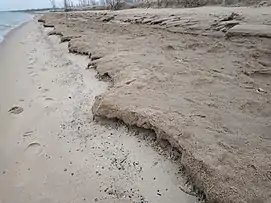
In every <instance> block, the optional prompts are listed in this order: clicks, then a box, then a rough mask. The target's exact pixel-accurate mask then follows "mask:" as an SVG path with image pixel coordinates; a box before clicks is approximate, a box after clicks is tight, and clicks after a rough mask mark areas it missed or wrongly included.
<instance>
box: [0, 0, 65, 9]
mask: <svg viewBox="0 0 271 203" xmlns="http://www.w3.org/2000/svg"><path fill="white" fill-rule="evenodd" d="M55 1H56V2H57V4H58V5H60V4H61V2H62V0H55ZM50 6H51V4H50V0H0V10H2V11H3V10H14V9H29V8H48V7H50Z"/></svg>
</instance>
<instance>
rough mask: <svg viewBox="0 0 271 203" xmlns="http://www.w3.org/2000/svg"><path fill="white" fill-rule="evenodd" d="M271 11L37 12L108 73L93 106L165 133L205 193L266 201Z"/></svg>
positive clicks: (217, 198)
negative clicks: (106, 86) (107, 84)
mask: <svg viewBox="0 0 271 203" xmlns="http://www.w3.org/2000/svg"><path fill="white" fill-rule="evenodd" d="M270 19H271V8H270V7H268V8H244V7H242V8H222V7H202V8H194V9H133V10H126V11H118V12H110V11H109V12H104V11H103V12H74V13H65V14H63V13H55V14H48V15H45V16H44V17H43V18H42V21H43V22H45V25H47V26H50V27H52V26H53V27H55V29H54V31H53V32H51V33H50V34H57V35H60V36H61V38H62V40H63V41H70V42H69V51H70V52H75V53H80V54H83V55H90V58H91V60H92V62H91V63H90V64H89V67H90V68H95V69H97V71H98V73H99V74H100V77H101V79H110V80H111V81H112V85H113V86H112V87H111V88H110V89H109V90H108V91H106V92H105V93H103V94H102V95H101V96H100V97H97V99H96V101H95V104H94V107H93V112H94V114H95V116H99V117H105V118H117V119H120V120H122V121H124V122H125V123H127V124H129V125H136V126H138V127H143V128H147V129H151V130H153V131H155V133H156V134H157V136H158V137H159V138H160V139H162V140H168V141H169V142H170V143H171V145H172V146H173V147H175V148H177V149H178V150H179V151H180V152H181V153H182V158H181V161H180V162H181V164H182V166H183V169H184V171H185V173H186V175H187V176H188V177H190V181H191V182H192V183H193V184H194V185H195V186H196V187H197V188H199V189H200V190H202V191H203V192H204V193H205V194H206V198H207V201H209V202H225V203H228V202H242V203H246V202H253V203H254V202H260V203H270V201H271V193H270V191H271V172H270V168H271V156H270V155H271V151H270V149H271V147H270V145H271V143H270V140H271V138H270V136H271V133H270V132H271V128H270V122H271V105H270V101H271V94H270V93H271V88H270V75H271V60H270V59H271V52H270V47H271V41H270V36H271V35H270V33H271V32H270V30H271V21H270ZM255 28H257V29H255ZM243 36H246V37H243ZM97 58H100V59H98V60H96V59H97Z"/></svg>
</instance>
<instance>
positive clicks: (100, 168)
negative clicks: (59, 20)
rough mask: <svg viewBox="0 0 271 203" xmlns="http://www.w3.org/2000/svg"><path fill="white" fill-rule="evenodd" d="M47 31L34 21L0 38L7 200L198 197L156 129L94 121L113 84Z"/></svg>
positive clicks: (2, 169) (2, 175)
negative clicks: (98, 104)
mask: <svg viewBox="0 0 271 203" xmlns="http://www.w3.org/2000/svg"><path fill="white" fill-rule="evenodd" d="M46 32H48V31H45V30H44V29H43V28H42V27H41V26H40V25H39V24H38V23H36V22H34V21H31V22H29V23H27V24H25V25H24V26H22V27H20V28H18V29H16V30H14V31H13V32H12V33H11V34H9V35H8V36H7V37H6V39H5V41H4V42H3V43H2V44H0V93H1V99H0V105H1V106H0V107H1V108H0V163H1V164H0V202H1V203H10V202H17V203H25V202H28V203H43V202H51V203H67V202H76V203H81V202H104V203H105V202H110V203H112V202H161V203H167V202H168V203H170V202H171V203H172V202H183V203H196V202H197V198H196V197H195V196H193V195H188V194H187V193H190V189H189V187H187V186H186V185H185V184H184V182H185V180H184V179H183V178H182V175H181V174H180V170H179V169H180V168H179V165H178V164H175V163H174V162H173V161H172V160H171V159H170V157H172V156H171V153H169V150H165V149H164V148H161V147H159V146H158V145H157V143H156V141H155V136H154V135H152V133H150V132H141V131H140V132H139V131H138V130H136V129H135V130H132V129H130V128H129V129H128V128H127V127H125V126H124V125H122V124H118V123H111V122H108V123H106V124H105V123H104V122H103V123H97V122H95V121H93V116H92V112H91V107H92V105H93V103H94V98H95V97H96V96H97V95H99V94H101V93H103V92H105V91H106V90H107V88H108V83H106V82H101V81H99V80H98V79H97V78H96V77H95V76H96V72H95V70H86V69H85V67H86V65H87V63H88V59H87V58H85V57H84V56H76V55H72V54H69V53H68V51H67V44H65V43H64V44H59V43H58V42H59V39H58V37H50V38H49V37H48V36H47V33H46ZM11 108H13V109H12V110H11ZM10 110H11V111H10ZM166 144H167V143H165V145H166ZM183 190H185V191H187V193H185V192H183Z"/></svg>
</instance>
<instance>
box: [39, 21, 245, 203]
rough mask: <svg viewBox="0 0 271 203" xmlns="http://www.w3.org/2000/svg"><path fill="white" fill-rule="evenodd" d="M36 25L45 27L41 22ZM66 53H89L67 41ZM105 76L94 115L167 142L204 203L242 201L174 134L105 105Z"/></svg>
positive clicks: (134, 114) (121, 110)
mask: <svg viewBox="0 0 271 203" xmlns="http://www.w3.org/2000/svg"><path fill="white" fill-rule="evenodd" d="M39 22H42V23H43V24H45V21H39ZM45 27H48V26H45ZM50 27H51V26H50ZM55 33H56V35H58V36H60V37H61V38H63V37H65V36H64V35H62V34H61V35H59V34H58V32H55ZM49 35H54V32H53V33H52V32H51V33H49ZM66 37H67V36H66ZM61 41H62V39H61ZM68 50H69V52H70V53H74V54H81V55H89V54H90V53H87V52H83V53H81V52H80V50H76V47H73V49H72V50H71V46H70V42H69V44H68ZM95 69H96V68H95ZM96 71H97V75H98V76H101V77H103V75H104V74H101V73H100V72H99V69H96ZM107 74H108V76H109V77H110V78H111V79H112V81H113V86H112V89H109V90H108V91H107V92H105V93H104V94H102V95H100V96H98V97H96V98H95V102H94V105H93V107H92V112H93V115H94V116H98V117H101V118H106V119H118V120H121V121H123V122H124V123H125V124H127V125H130V126H137V127H139V128H144V129H150V130H153V131H154V132H155V133H156V135H157V137H158V139H160V140H167V141H168V142H169V143H170V144H171V146H172V147H173V148H175V149H177V150H178V151H179V152H180V153H181V154H182V157H181V160H180V164H181V166H182V167H183V172H184V174H185V175H186V176H187V179H188V181H189V182H190V184H191V185H193V186H194V188H195V191H197V193H198V194H199V195H200V196H201V197H203V198H204V199H205V200H206V202H210V203H218V202H221V203H229V202H244V201H245V200H243V199H242V197H240V196H239V194H238V193H235V191H233V190H231V189H230V188H229V187H224V186H223V185H221V183H222V182H223V180H226V178H225V177H222V176H221V175H220V174H219V173H218V172H217V171H215V170H213V169H211V168H210V167H209V166H207V165H206V164H204V162H203V161H202V160H199V159H197V157H195V156H194V155H193V152H190V151H188V150H187V149H186V147H185V146H182V145H181V144H180V143H178V141H177V140H176V139H174V136H175V135H176V134H175V133H172V132H165V131H164V130H163V129H162V128H161V127H160V126H159V124H158V123H155V122H153V121H152V120H151V119H150V118H149V117H148V115H144V112H142V114H141V113H138V112H132V111H130V110H129V109H121V108H120V107H118V106H112V105H110V103H106V102H105V101H104V96H105V95H106V94H108V93H110V91H112V90H113V89H114V88H115V87H114V77H113V76H112V75H110V73H107ZM98 78H99V77H98ZM109 112H110V113H109Z"/></svg>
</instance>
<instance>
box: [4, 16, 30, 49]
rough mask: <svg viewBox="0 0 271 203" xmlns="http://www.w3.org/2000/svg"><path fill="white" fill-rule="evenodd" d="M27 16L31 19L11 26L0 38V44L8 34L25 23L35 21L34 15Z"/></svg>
mask: <svg viewBox="0 0 271 203" xmlns="http://www.w3.org/2000/svg"><path fill="white" fill-rule="evenodd" d="M29 15H30V17H31V18H30V19H29V20H25V21H22V22H20V23H19V24H17V25H14V26H12V27H11V28H10V29H9V30H7V31H5V33H4V35H3V36H1V38H2V39H1V40H0V44H1V43H3V42H4V41H5V39H6V38H7V37H8V35H9V34H12V32H14V31H16V30H17V29H19V28H20V27H22V26H24V25H26V24H27V23H29V22H31V21H33V20H35V15H34V14H29Z"/></svg>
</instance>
